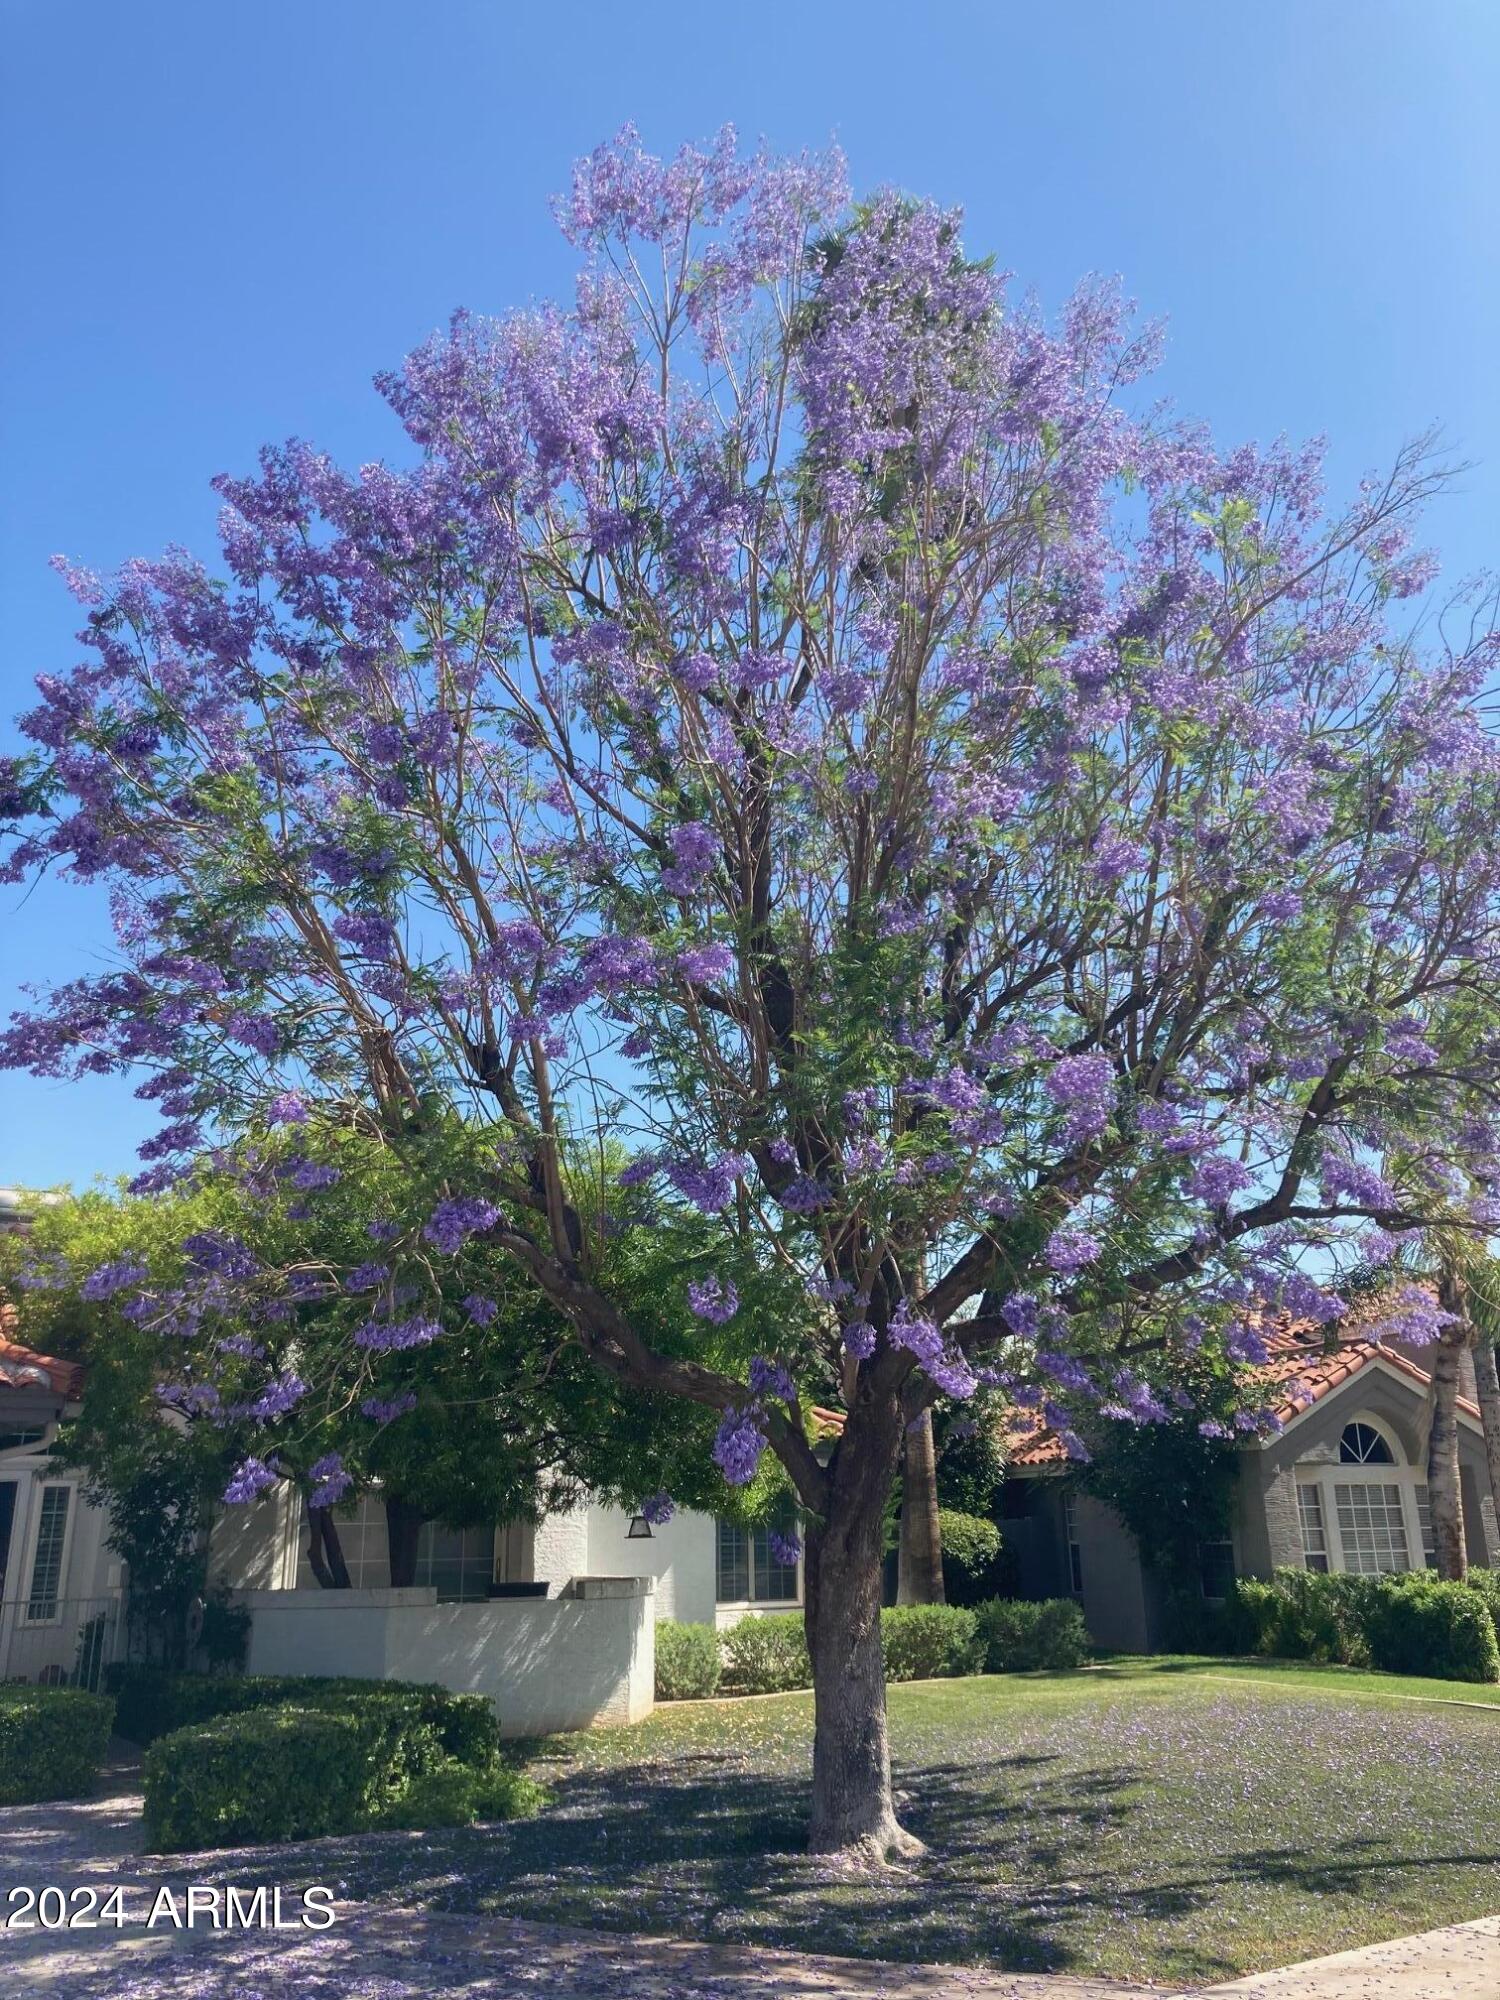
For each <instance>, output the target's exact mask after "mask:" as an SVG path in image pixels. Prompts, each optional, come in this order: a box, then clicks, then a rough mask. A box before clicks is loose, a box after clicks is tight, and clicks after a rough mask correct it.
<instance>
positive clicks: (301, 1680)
mask: <svg viewBox="0 0 1500 2000" xmlns="http://www.w3.org/2000/svg"><path fill="white" fill-rule="evenodd" d="M108 1680H109V1685H110V1687H111V1688H112V1689H113V1690H114V1692H115V1696H116V1715H115V1727H116V1728H117V1729H118V1730H119V1732H120V1734H121V1735H122V1736H128V1737H129V1738H130V1739H131V1741H132V1742H134V1743H140V1744H142V1745H145V1744H150V1743H154V1742H155V1741H156V1740H157V1738H158V1737H161V1736H167V1735H170V1734H171V1733H172V1732H173V1731H174V1730H178V1729H185V1728H189V1727H191V1726H192V1725H193V1724H194V1723H200V1722H212V1721H214V1720H215V1719H216V1718H217V1717H219V1716H225V1715H243V1714H246V1713H248V1712H249V1711H251V1710H254V1709H259V1708H277V1707H284V1706H286V1705H288V1704H290V1705H291V1706H293V1707H297V1708H335V1709H343V1708H347V1707H348V1706H349V1705H350V1704H351V1703H358V1704H367V1703H369V1702H372V1701H376V1702H379V1701H383V1702H387V1703H395V1704H398V1705H400V1706H402V1707H403V1708H408V1707H411V1706H412V1705H413V1704H414V1705H415V1709H416V1720H417V1721H418V1722H420V1723H422V1724H425V1725H428V1726H430V1727H432V1728H433V1729H435V1730H436V1732H437V1735H438V1739H439V1741H440V1742H441V1744H442V1748H443V1751H444V1752H445V1753H446V1754H447V1755H448V1756H450V1757H456V1758H457V1759H458V1761H459V1762H460V1763H461V1764H469V1765H475V1766H477V1765H480V1764H483V1763H485V1762H486V1761H487V1760H489V1759H490V1758H492V1757H493V1756H494V1755H495V1753H496V1751H497V1750H498V1748H499V1744H500V1723H499V1718H498V1717H497V1716H496V1713H495V1707H494V1704H493V1702H491V1701H490V1700H489V1698H488V1697H487V1696H485V1695H482V1694H454V1693H451V1692H450V1691H449V1690H448V1689H447V1688H441V1687H433V1686H429V1685H427V1684H426V1683H423V1682H417V1681H365V1680H354V1679H351V1678H350V1677H348V1676H342V1677H336V1676H332V1675H322V1674H171V1673H163V1672H162V1671H161V1669H160V1668H156V1667H141V1666H127V1667H119V1666H116V1667H112V1668H111V1669H110V1670H109V1676H108Z"/></svg>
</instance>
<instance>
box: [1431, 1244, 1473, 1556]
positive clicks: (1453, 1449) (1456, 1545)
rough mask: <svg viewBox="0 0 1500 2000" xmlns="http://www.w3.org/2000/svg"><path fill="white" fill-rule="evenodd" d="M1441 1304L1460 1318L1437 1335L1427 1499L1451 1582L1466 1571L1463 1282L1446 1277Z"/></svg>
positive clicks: (1434, 1535)
mask: <svg viewBox="0 0 1500 2000" xmlns="http://www.w3.org/2000/svg"><path fill="white" fill-rule="evenodd" d="M1439 1290H1440V1296H1441V1298H1442V1303H1443V1309H1444V1311H1446V1312H1450V1313H1456V1314H1458V1315H1459V1317H1458V1318H1457V1319H1456V1320H1455V1322H1454V1323H1453V1325H1451V1326H1445V1327H1444V1328H1443V1330H1442V1332H1441V1333H1440V1334H1439V1335H1438V1337H1437V1340H1436V1342H1435V1343H1434V1346H1433V1354H1432V1426H1431V1428H1430V1430H1429V1431H1428V1433H1427V1500H1428V1505H1429V1507H1430V1509H1431V1512H1432V1541H1433V1549H1434V1553H1435V1560H1436V1563H1437V1573H1438V1575H1439V1576H1442V1577H1448V1578H1450V1579H1451V1580H1453V1581H1458V1580H1459V1579H1461V1578H1462V1577H1463V1576H1464V1575H1465V1574H1466V1573H1467V1571H1468V1567H1469V1560H1468V1555H1467V1553H1466V1551H1465V1548H1464V1503H1463V1490H1462V1487H1461V1484H1460V1481H1459V1465H1458V1374H1459V1365H1460V1363H1461V1361H1462V1358H1463V1353H1464V1350H1465V1348H1466V1347H1467V1346H1468V1344H1469V1328H1468V1323H1467V1320H1466V1318H1465V1317H1464V1300H1463V1293H1462V1286H1461V1285H1460V1284H1459V1282H1458V1280H1457V1279H1456V1278H1455V1277H1453V1276H1451V1275H1448V1276H1445V1277H1444V1278H1443V1279H1442V1281H1441V1284H1440V1287H1439Z"/></svg>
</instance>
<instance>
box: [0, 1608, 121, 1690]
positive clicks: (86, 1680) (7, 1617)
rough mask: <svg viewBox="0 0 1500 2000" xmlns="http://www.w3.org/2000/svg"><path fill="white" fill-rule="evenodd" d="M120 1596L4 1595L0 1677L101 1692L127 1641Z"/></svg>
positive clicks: (1, 1624) (1, 1609)
mask: <svg viewBox="0 0 1500 2000" xmlns="http://www.w3.org/2000/svg"><path fill="white" fill-rule="evenodd" d="M123 1628H124V1620H123V1617H122V1610H121V1601H120V1599H119V1597H117V1596H116V1597H54V1598H48V1599H45V1600H43V1601H41V1602H40V1603H39V1602H38V1600H37V1599H36V1598H35V1597H29V1598H27V1597H15V1598H3V1599H0V1681H30V1682H33V1683H35V1684H39V1685H41V1686H44V1687H79V1688H88V1689H89V1690H90V1691H91V1692H95V1693H97V1692H98V1690H99V1688H100V1687H102V1685H103V1683H104V1669H105V1668H106V1667H107V1666H108V1665H109V1663H110V1662H111V1660H114V1659H117V1658H118V1657H119V1654H120V1652H121V1650H122V1649H123V1644H124V1629H123Z"/></svg>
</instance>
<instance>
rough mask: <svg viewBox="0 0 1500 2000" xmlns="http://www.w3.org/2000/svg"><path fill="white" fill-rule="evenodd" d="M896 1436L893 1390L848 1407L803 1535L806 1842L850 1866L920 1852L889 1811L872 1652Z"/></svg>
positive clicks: (885, 1741) (887, 1760) (881, 1693)
mask: <svg viewBox="0 0 1500 2000" xmlns="http://www.w3.org/2000/svg"><path fill="white" fill-rule="evenodd" d="M900 1445H901V1416H900V1410H899V1406H898V1403H897V1399H896V1398H895V1397H894V1396H892V1397H890V1398H888V1399H887V1400H886V1401H885V1402H884V1404H883V1406H882V1407H880V1408H878V1409H874V1410H872V1409H870V1408H868V1407H866V1408H863V1409H860V1410H858V1411H856V1412H855V1413H854V1414H853V1415H852V1416H851V1417H850V1420H849V1423H848V1425H847V1427H846V1430H845V1434H844V1439H843V1441H842V1446H841V1448H840V1450H839V1451H838V1453H837V1454H836V1456H835V1460H834V1464H833V1466H832V1468H831V1472H832V1477H831V1479H830V1481H829V1498H828V1508H827V1512H826V1513H825V1514H824V1516H823V1518H822V1519H821V1520H820V1521H818V1522H816V1523H814V1524H813V1525H812V1526H810V1528H809V1530H808V1533H807V1537H806V1560H805V1563H804V1587H805V1590H806V1595H807V1608H806V1614H805V1622H806V1627H807V1646H808V1652H809V1653H810V1654H811V1656H812V1668H813V1714H814V1723H813V1781H812V1819H811V1824H810V1826H809V1829H808V1846H809V1848H810V1849H811V1851H812V1852H813V1853H814V1854H837V1855H840V1856H842V1857H843V1859H844V1860H846V1861H847V1862H848V1863H849V1864H850V1865H851V1866H869V1865H871V1864H874V1863H880V1862H884V1861H887V1860H889V1859H890V1858H891V1857H892V1856H911V1855H916V1854H920V1853H922V1852H923V1847H922V1843H921V1841H919V1840H917V1839H916V1838H915V1836H914V1835H912V1834H909V1833H908V1832H907V1831H906V1829H905V1828H904V1827H903V1826H902V1825H901V1824H900V1822H899V1821H898V1820H897V1818H896V1806H895V1800H894V1798H893V1796H892V1792H891V1753H890V1742H889V1738H888V1736H887V1733H886V1713H885V1673H884V1670H883V1667H882V1664H881V1655H880V1580H881V1544H882V1540H883V1524H884V1508H885V1501H886V1497H887V1495H888V1494H889V1492H890V1488H891V1482H892V1480H893V1478H894V1477H895V1471H896V1462H897V1458H898V1455H899V1452H900ZM848 1447H852V1449H850V1448H848Z"/></svg>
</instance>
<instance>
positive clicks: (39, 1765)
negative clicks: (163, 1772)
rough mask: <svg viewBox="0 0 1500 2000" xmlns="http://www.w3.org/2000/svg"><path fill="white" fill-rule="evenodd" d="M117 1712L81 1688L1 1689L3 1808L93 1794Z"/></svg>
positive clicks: (104, 1699)
mask: <svg viewBox="0 0 1500 2000" xmlns="http://www.w3.org/2000/svg"><path fill="white" fill-rule="evenodd" d="M114 1712H115V1705H114V1703H113V1701H111V1700H110V1698H109V1696H108V1695H102V1694H85V1693H84V1691H83V1690H82V1688H50V1687H26V1686H20V1685H17V1686H11V1687H5V1686H0V1806H21V1805H34V1804H36V1803H37V1802H38V1801H40V1800H43V1799H76V1798H82V1797H84V1796H85V1795H86V1794H87V1793H89V1792H91V1791H92V1790H93V1789H94V1783H95V1781H96V1779H97V1778H98V1775H99V1766H100V1765H101V1764H102V1763H103V1761H104V1752H105V1748H106V1746H107V1745H108V1743H109V1732H110V1724H111V1721H112V1719H113V1716H114Z"/></svg>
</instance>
